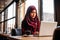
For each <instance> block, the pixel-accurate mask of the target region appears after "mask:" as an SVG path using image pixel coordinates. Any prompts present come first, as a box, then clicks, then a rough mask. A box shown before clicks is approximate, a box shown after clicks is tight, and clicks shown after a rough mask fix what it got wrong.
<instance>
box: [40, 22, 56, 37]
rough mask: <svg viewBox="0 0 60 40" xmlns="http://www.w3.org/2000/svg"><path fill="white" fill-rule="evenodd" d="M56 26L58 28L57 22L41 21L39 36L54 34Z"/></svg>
mask: <svg viewBox="0 0 60 40" xmlns="http://www.w3.org/2000/svg"><path fill="white" fill-rule="evenodd" d="M55 28H57V22H44V21H41V26H40V32H39V36H49V35H53V32H54V30H55Z"/></svg>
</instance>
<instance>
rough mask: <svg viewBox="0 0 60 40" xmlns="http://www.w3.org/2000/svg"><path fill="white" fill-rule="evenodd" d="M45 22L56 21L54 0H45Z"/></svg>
mask: <svg viewBox="0 0 60 40" xmlns="http://www.w3.org/2000/svg"><path fill="white" fill-rule="evenodd" d="M42 5H43V17H42V19H43V21H54V0H43V3H42Z"/></svg>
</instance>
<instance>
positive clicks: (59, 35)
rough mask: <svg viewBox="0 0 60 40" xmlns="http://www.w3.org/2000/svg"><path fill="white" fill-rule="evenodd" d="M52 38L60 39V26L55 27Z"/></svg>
mask: <svg viewBox="0 0 60 40" xmlns="http://www.w3.org/2000/svg"><path fill="white" fill-rule="evenodd" d="M53 40H60V28H56V29H55V31H54V34H53Z"/></svg>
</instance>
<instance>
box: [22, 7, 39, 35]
mask: <svg viewBox="0 0 60 40" xmlns="http://www.w3.org/2000/svg"><path fill="white" fill-rule="evenodd" d="M39 28H40V21H39V19H38V17H37V10H36V8H35V7H34V6H29V7H28V9H27V12H26V15H25V18H24V20H23V21H22V34H27V35H29V34H33V35H35V34H38V33H39Z"/></svg>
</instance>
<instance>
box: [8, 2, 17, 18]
mask: <svg viewBox="0 0 60 40" xmlns="http://www.w3.org/2000/svg"><path fill="white" fill-rule="evenodd" d="M15 13H16V3H15V2H14V3H13V4H12V5H11V6H9V7H8V19H9V18H12V17H14V16H15Z"/></svg>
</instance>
